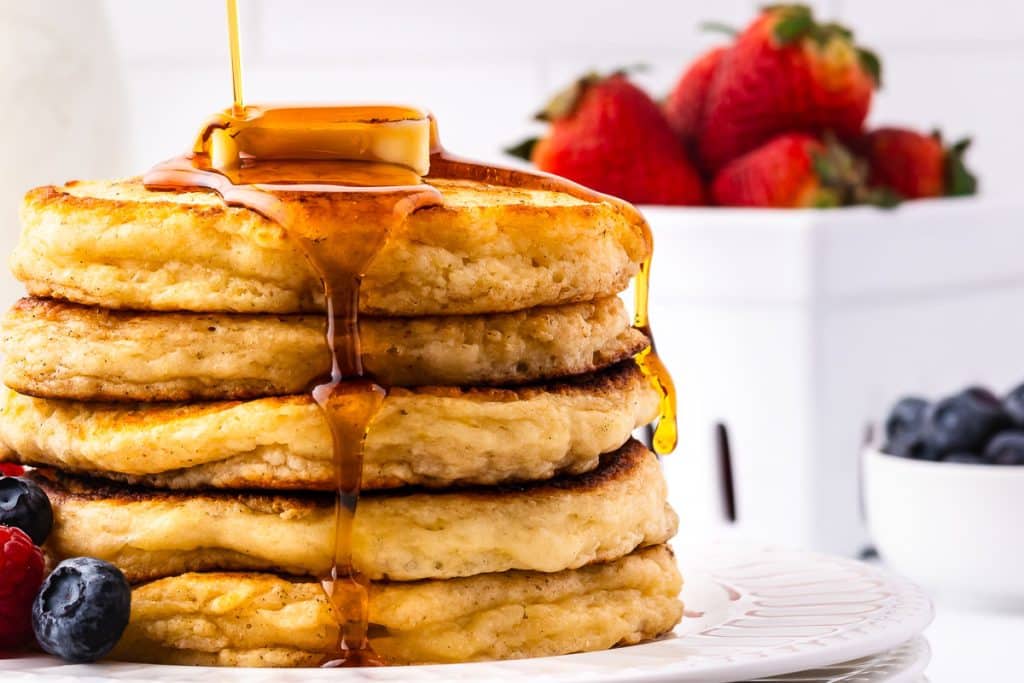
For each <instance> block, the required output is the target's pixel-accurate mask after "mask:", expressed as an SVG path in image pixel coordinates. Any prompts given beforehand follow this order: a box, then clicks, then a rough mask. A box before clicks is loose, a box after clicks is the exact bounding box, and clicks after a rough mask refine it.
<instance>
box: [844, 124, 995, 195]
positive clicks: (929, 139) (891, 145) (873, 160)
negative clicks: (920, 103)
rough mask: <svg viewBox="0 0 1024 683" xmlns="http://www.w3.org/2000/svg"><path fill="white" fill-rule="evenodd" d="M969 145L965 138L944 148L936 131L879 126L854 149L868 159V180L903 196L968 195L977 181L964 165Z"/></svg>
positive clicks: (873, 184) (974, 189)
mask: <svg viewBox="0 0 1024 683" xmlns="http://www.w3.org/2000/svg"><path fill="white" fill-rule="evenodd" d="M969 145H970V140H969V139H965V140H961V141H959V142H956V143H954V144H953V145H951V146H950V147H948V148H946V147H945V146H944V145H943V143H942V136H941V135H940V134H939V132H938V131H935V132H933V133H932V134H931V135H924V134H922V133H918V132H916V131H913V130H907V129H905V128H879V129H878V130H875V131H872V132H870V133H868V134H867V135H866V136H864V138H863V139H862V140H861V141H860V142H859V144H858V151H859V152H860V153H861V154H863V156H864V158H865V159H866V160H867V162H868V166H869V168H870V173H869V176H868V182H869V184H870V185H871V186H872V187H882V188H887V189H889V190H891V191H893V192H895V193H896V194H898V195H900V196H901V197H903V198H904V199H920V198H922V197H941V196H957V195H970V194H974V193H975V192H976V191H977V187H978V181H977V179H976V178H975V177H974V175H973V174H972V173H971V172H970V171H968V170H967V167H966V166H965V165H964V160H963V156H964V153H965V152H966V151H967V148H968V146H969Z"/></svg>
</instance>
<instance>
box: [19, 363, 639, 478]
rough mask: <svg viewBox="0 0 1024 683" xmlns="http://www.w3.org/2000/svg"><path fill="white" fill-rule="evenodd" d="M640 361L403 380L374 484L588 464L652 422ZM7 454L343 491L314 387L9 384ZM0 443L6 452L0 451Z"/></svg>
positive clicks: (376, 451)
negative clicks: (178, 393) (505, 376)
mask: <svg viewBox="0 0 1024 683" xmlns="http://www.w3.org/2000/svg"><path fill="white" fill-rule="evenodd" d="M657 408H658V394H657V393H656V392H655V391H654V389H653V388H652V387H651V385H650V383H649V381H648V380H647V379H646V378H645V377H644V376H643V374H642V373H641V372H640V369H639V368H638V367H637V366H636V364H635V363H634V362H633V361H626V362H625V363H622V364H619V365H616V366H613V367H611V368H609V369H607V370H605V371H603V372H601V373H597V374H594V375H582V376H579V377H577V378H574V379H571V380H565V381H561V382H556V383H551V384H544V385H538V386H529V387H519V388H515V389H487V388H472V389H465V390H463V389H456V388H444V387H421V388H418V389H397V388H396V389H392V390H391V392H390V393H389V395H388V397H387V398H386V399H385V401H384V405H383V408H382V409H381V411H380V413H378V415H377V417H376V418H375V419H374V421H373V422H372V423H371V427H370V433H369V437H368V439H367V442H366V448H365V452H364V460H363V487H364V488H366V489H379V488H393V487H396V486H405V485H420V486H429V487H439V486H451V485H454V484H460V485H465V484H477V485H487V484H500V483H508V482H521V481H529V480H537V479H548V478H551V477H554V476H557V475H560V474H570V475H571V474H580V473H582V472H586V471H588V470H591V469H593V468H594V467H596V466H597V463H598V457H599V456H600V455H601V454H602V453H606V452H609V451H613V450H615V449H617V448H618V447H619V446H621V445H622V444H623V443H625V442H626V441H627V440H628V439H629V435H630V433H631V432H632V431H633V430H634V429H635V428H636V427H638V426H640V425H643V424H646V423H647V422H649V421H650V420H652V419H653V418H654V416H655V414H656V412H657ZM0 447H6V448H7V449H8V452H7V453H6V454H4V453H2V452H0V460H4V459H5V457H6V459H7V460H11V461H16V462H21V463H22V464H26V465H35V466H49V467H56V468H59V469H62V470H65V471H68V472H77V473H80V474H92V475H96V476H102V477H105V478H108V479H116V480H119V481H124V482H127V483H133V484H144V485H149V486H157V487H161V488H173V489H186V490H187V489H204V488H232V489H240V488H253V489H307V490H332V489H333V487H334V486H335V484H334V465H333V461H332V455H333V453H332V444H331V435H330V432H329V431H328V428H327V424H326V422H325V420H324V417H323V415H322V413H321V412H320V409H319V408H318V407H317V406H316V405H315V404H314V403H313V401H312V399H311V398H310V397H308V396H305V395H302V396H286V397H279V398H263V399H256V400H252V401H235V402H218V403H186V404H175V405H166V404H124V403H113V404H97V403H80V402H75V401H60V400H54V399H42V398H33V397H30V396H24V395H21V394H17V393H15V392H14V391H11V390H10V389H5V388H0ZM0 450H2V449H0Z"/></svg>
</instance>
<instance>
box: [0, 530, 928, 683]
mask: <svg viewBox="0 0 1024 683" xmlns="http://www.w3.org/2000/svg"><path fill="white" fill-rule="evenodd" d="M680 557H681V561H680V562H681V565H682V568H683V574H684V576H685V577H686V588H685V589H684V591H683V600H684V602H686V606H687V614H688V615H689V616H688V618H685V619H683V623H682V624H680V625H679V627H678V628H676V630H675V632H674V633H673V634H672V635H670V636H668V637H666V638H663V639H661V640H659V641H657V642H653V643H646V644H643V645H635V646H633V647H624V648H618V649H614V650H607V651H603V652H589V653H584V654H576V655H567V656H563V657H543V658H538V659H527V660H517V661H507V662H484V663H478V664H449V665H435V666H412V667H390V668H380V669H331V670H316V669H292V670H283V669H274V670H265V669H264V670H261V669H214V668H204V667H172V666H151V665H139V664H122V663H104V664H92V665H78V666H73V665H64V664H61V663H60V662H58V661H57V660H55V659H52V658H48V657H42V656H38V657H28V658H20V659H9V660H0V679H2V680H3V681H5V683H6V682H7V681H12V682H13V681H37V680H38V681H47V683H49V682H50V681H54V680H60V679H65V680H68V681H71V680H74V681H78V682H83V681H84V682H91V681H140V682H141V681H147V682H148V681H159V682H161V683H171V682H180V681H209V682H210V683H222V682H227V683H231V682H234V681H238V683H270V682H271V681H273V682H275V683H277V682H279V681H283V682H286V683H289V682H294V683H300V682H305V681H410V682H412V681H415V682H419V681H492V680H501V681H507V680H512V679H527V678H529V679H532V680H537V681H541V680H543V681H557V682H558V683H583V682H586V683H612V682H615V683H625V682H628V681H636V682H639V681H643V682H645V683H654V682H656V681H672V682H673V683H687V682H690V683H696V682H699V683H726V682H728V681H741V680H750V679H754V678H759V677H766V676H777V675H780V674H787V673H792V672H795V671H805V670H809V669H817V668H821V667H828V666H831V665H835V664H838V663H842V662H848V661H850V660H854V659H858V658H861V657H869V656H871V655H877V654H879V653H884V652H887V651H889V650H892V649H894V648H898V647H900V646H901V645H903V644H904V643H907V642H908V641H911V640H912V639H913V638H914V637H916V636H917V635H918V634H920V633H921V631H922V630H924V628H925V627H926V626H927V625H928V623H929V622H930V621H931V618H932V607H931V603H930V602H929V601H928V598H927V597H925V595H924V593H923V592H922V591H921V590H920V589H919V588H917V587H916V586H915V585H913V584H912V583H910V582H909V581H906V580H904V579H901V578H898V577H895V576H892V575H890V574H887V573H885V572H884V571H883V570H881V569H878V568H876V567H871V566H868V565H865V564H862V563H859V562H854V561H852V560H846V559H841V558H835V557H829V556H826V555H820V554H816V553H808V552H802V551H794V550H785V549H779V548H770V547H753V548H752V547H746V546H740V545H735V544H715V545H711V546H703V547H696V548H685V549H683V550H682V551H681V552H680Z"/></svg>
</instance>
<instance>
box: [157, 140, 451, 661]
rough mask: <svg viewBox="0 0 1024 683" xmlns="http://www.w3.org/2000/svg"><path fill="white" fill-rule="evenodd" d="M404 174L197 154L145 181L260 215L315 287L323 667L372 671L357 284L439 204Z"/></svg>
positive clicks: (375, 392) (372, 399) (366, 399)
mask: <svg viewBox="0 0 1024 683" xmlns="http://www.w3.org/2000/svg"><path fill="white" fill-rule="evenodd" d="M410 173H411V172H409V171H408V170H407V169H403V168H400V167H396V166H389V165H384V164H378V163H359V162H351V161H327V160H265V161H264V160H257V159H243V160H242V163H241V165H240V166H239V168H238V169H237V171H235V172H230V173H224V172H222V171H219V170H217V169H214V168H212V167H211V166H210V163H209V159H208V158H207V157H206V156H204V155H202V154H192V155H186V156H183V157H178V158H176V159H172V160H170V161H167V162H165V163H163V164H160V165H158V166H156V167H155V168H154V169H153V170H151V171H150V172H149V173H147V174H146V176H145V178H144V181H145V184H146V186H147V187H148V188H151V189H156V190H184V189H194V188H205V189H209V190H213V191H215V192H217V193H218V194H220V196H221V197H223V199H224V201H225V202H226V203H227V204H229V205H231V206H242V207H246V208H249V209H252V210H254V211H257V212H259V213H260V214H262V215H263V216H265V217H267V218H268V219H270V220H272V221H274V222H275V223H277V224H278V225H280V226H281V227H282V228H283V229H284V230H285V232H286V234H287V236H288V237H289V238H290V239H291V240H293V242H294V243H295V244H296V245H297V246H298V247H299V248H300V249H301V250H302V253H303V254H304V255H305V257H306V259H307V260H308V262H309V264H310V266H311V268H312V270H313V272H314V273H315V274H316V276H317V277H318V278H319V279H320V281H321V282H322V283H323V290H324V301H325V306H326V312H327V321H326V326H325V339H326V343H327V346H328V348H329V350H330V356H331V368H330V373H329V375H328V376H326V377H325V378H324V380H323V381H322V382H318V383H317V384H316V386H314V387H313V388H312V389H311V394H312V397H313V399H314V400H315V401H316V403H317V405H319V406H320V408H321V410H322V411H323V413H324V416H325V418H326V420H327V423H328V425H329V427H330V430H331V436H332V440H333V448H334V455H333V458H334V472H335V484H336V490H337V499H336V505H335V519H336V522H335V544H334V558H333V562H332V568H331V573H330V575H328V576H326V577H324V578H323V580H322V583H323V586H324V591H325V593H326V594H327V597H328V600H329V602H330V604H331V607H332V609H333V613H334V615H335V618H336V619H337V620H338V630H339V637H338V643H337V647H336V648H335V650H334V651H333V652H331V653H330V654H329V655H328V656H327V657H326V658H325V660H324V663H323V665H324V666H331V667H334V666H367V665H374V664H379V663H380V662H379V661H378V660H377V658H376V656H375V655H374V654H373V652H372V650H371V648H370V646H369V642H368V640H367V636H366V632H367V625H368V621H369V619H368V616H369V615H368V605H369V599H368V587H369V584H368V582H367V581H366V579H365V577H363V576H362V575H361V574H360V573H359V572H358V571H356V570H355V568H354V567H353V566H352V546H351V538H352V524H353V520H354V517H355V513H356V505H357V503H358V500H359V491H360V484H361V479H362V468H363V457H362V456H363V444H364V442H365V439H366V434H367V431H368V428H369V424H370V422H371V421H372V420H373V417H374V415H376V413H377V411H378V410H379V408H380V406H381V404H382V403H383V401H384V397H385V395H386V393H387V392H386V389H385V388H384V387H382V386H380V385H379V384H377V383H375V382H374V381H373V380H372V378H370V377H368V376H367V375H366V373H365V372H364V370H363V364H362V354H361V349H360V341H359V322H358V313H359V311H358V304H359V285H360V282H361V280H362V278H363V276H364V274H365V273H366V269H367V268H368V267H369V264H370V262H371V261H372V260H373V257H374V256H375V255H376V254H377V252H378V251H379V250H380V249H381V247H382V246H383V245H384V243H385V241H386V240H387V236H388V234H389V233H390V232H391V230H392V229H394V228H395V226H397V225H399V224H400V223H401V222H402V221H404V220H405V217H406V216H407V215H408V214H409V213H411V212H412V211H415V210H416V209H418V208H420V207H424V206H430V205H434V204H437V203H439V202H440V200H441V196H440V194H439V193H438V192H437V190H435V189H434V188H432V187H430V186H429V185H425V184H422V183H421V184H408V185H399V184H398V183H397V181H403V180H409V179H410V178H409V175H410ZM413 175H414V174H413ZM417 180H418V178H417ZM366 184H369V186H365V185H366Z"/></svg>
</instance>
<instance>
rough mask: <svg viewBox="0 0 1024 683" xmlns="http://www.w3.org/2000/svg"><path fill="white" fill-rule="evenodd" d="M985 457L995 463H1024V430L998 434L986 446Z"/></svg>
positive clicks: (1012, 430)
mask: <svg viewBox="0 0 1024 683" xmlns="http://www.w3.org/2000/svg"><path fill="white" fill-rule="evenodd" d="M985 458H986V459H987V460H988V461H989V462H991V463H992V464H993V465H1024V430H1021V429H1011V430H1008V431H1005V432H1000V433H999V434H996V435H995V436H994V437H993V438H992V440H991V441H989V442H988V446H986V447H985Z"/></svg>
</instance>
